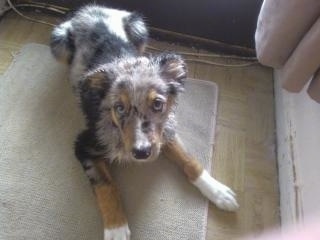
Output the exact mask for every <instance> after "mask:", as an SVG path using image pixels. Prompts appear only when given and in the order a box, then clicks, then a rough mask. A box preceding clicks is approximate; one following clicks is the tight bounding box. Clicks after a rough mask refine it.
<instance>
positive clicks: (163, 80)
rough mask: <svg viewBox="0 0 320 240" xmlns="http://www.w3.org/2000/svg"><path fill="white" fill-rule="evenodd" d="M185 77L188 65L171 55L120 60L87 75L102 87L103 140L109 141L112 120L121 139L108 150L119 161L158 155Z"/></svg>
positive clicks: (113, 126)
mask: <svg viewBox="0 0 320 240" xmlns="http://www.w3.org/2000/svg"><path fill="white" fill-rule="evenodd" d="M185 78H186V67H185V63H184V62H183V60H182V59H181V58H180V57H179V56H177V55H173V54H166V55H160V56H158V57H154V58H146V57H139V58H129V59H126V60H121V61H120V60H119V62H115V63H113V64H112V65H110V64H109V65H105V66H101V67H100V68H98V69H97V70H95V71H94V72H92V73H90V74H89V75H88V78H87V79H88V80H89V81H90V84H91V86H92V87H97V86H98V87H99V86H104V87H103V88H102V91H104V93H105V94H104V97H103V100H102V101H101V106H100V109H101V113H100V121H99V138H100V140H103V138H105V142H107V141H108V145H110V137H111V134H110V127H108V126H110V124H111V125H112V128H113V133H114V132H117V135H118V140H117V139H116V137H114V138H115V139H113V140H114V141H115V142H117V141H118V143H117V145H116V147H115V149H111V150H110V151H112V152H111V155H113V156H114V157H115V159H117V160H120V161H121V160H123V161H151V160H153V159H155V158H156V157H158V155H159V152H160V148H161V144H162V143H163V142H164V140H165V139H163V138H164V134H165V133H164V131H166V128H167V127H170V126H168V125H170V121H169V120H170V116H171V115H172V114H173V110H174V107H175V103H176V98H177V93H178V92H180V91H181V90H182V89H183V80H184V79H185ZM172 127H173V126H172ZM111 140H112V139H111Z"/></svg>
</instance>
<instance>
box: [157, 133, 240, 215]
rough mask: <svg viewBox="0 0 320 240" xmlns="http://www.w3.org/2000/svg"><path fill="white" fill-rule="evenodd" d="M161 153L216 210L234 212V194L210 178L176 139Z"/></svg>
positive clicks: (164, 147) (168, 143)
mask: <svg viewBox="0 0 320 240" xmlns="http://www.w3.org/2000/svg"><path fill="white" fill-rule="evenodd" d="M163 152H164V154H165V156H167V157H168V158H169V159H170V160H172V161H174V162H176V163H177V164H178V165H179V166H180V167H181V168H182V169H183V171H184V173H185V174H186V175H187V177H188V179H189V181H190V182H191V183H192V184H193V185H194V186H196V187H197V188H198V189H199V190H200V192H201V193H202V194H203V195H204V196H206V197H207V198H208V199H209V200H210V201H211V202H213V203H214V204H215V205H216V206H217V207H218V208H220V209H223V210H227V211H235V210H236V209H237V208H238V207H239V205H238V203H237V201H236V199H235V196H236V195H235V193H234V192H233V191H232V190H231V189H230V188H229V187H227V186H225V185H224V184H222V183H220V182H219V181H217V180H216V179H214V178H213V177H211V176H210V174H209V173H208V172H207V171H206V170H205V169H203V167H202V166H201V164H200V163H199V162H198V161H196V160H195V159H194V158H192V157H191V156H190V155H188V154H187V153H186V151H185V150H184V149H183V147H182V145H181V143H180V142H179V141H178V139H177V138H175V139H174V140H172V141H169V142H167V143H166V144H165V145H164V146H163Z"/></svg>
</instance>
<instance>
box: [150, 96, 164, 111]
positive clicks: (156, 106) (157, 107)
mask: <svg viewBox="0 0 320 240" xmlns="http://www.w3.org/2000/svg"><path fill="white" fill-rule="evenodd" d="M163 105H164V103H163V101H162V100H161V99H159V98H156V99H155V100H154V101H153V104H152V109H153V111H155V112H161V111H162V109H163Z"/></svg>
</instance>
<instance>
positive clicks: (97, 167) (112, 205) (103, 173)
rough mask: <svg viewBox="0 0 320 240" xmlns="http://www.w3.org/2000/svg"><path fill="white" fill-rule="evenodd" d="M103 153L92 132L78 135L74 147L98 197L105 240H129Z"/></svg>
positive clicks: (123, 216) (124, 217) (118, 197)
mask: <svg viewBox="0 0 320 240" xmlns="http://www.w3.org/2000/svg"><path fill="white" fill-rule="evenodd" d="M102 150H103V148H102V146H100V145H99V143H98V141H97V140H96V138H95V134H94V133H93V131H91V130H90V129H87V130H85V131H83V132H82V133H80V134H79V136H78V138H77V141H76V143H75V155H76V156H77V158H78V160H79V161H80V163H81V165H82V167H83V169H84V171H85V173H86V175H87V177H88V178H89V180H90V182H91V184H92V187H93V190H94V193H95V195H96V198H97V202H98V206H99V208H100V212H101V215H102V220H103V224H104V240H129V239H130V230H129V227H128V223H127V219H126V216H125V214H124V212H123V209H122V205H121V200H120V196H119V192H118V189H117V187H116V185H115V183H114V181H113V180H112V178H111V175H110V172H109V169H108V166H107V164H106V162H105V161H104V160H103V159H102V158H101V156H102V155H103V154H102V152H101V151H102Z"/></svg>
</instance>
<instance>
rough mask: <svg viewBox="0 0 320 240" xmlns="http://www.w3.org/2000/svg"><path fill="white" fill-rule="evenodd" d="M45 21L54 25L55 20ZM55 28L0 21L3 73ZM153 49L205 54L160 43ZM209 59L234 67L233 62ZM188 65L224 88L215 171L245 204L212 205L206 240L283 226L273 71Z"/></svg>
mask: <svg viewBox="0 0 320 240" xmlns="http://www.w3.org/2000/svg"><path fill="white" fill-rule="evenodd" d="M38 17H39V16H38ZM40 17H41V18H46V19H48V20H50V21H51V22H55V19H54V18H52V17H45V16H40ZM50 30H51V27H50V26H46V25H43V24H39V23H32V22H29V21H27V20H24V19H22V18H20V17H18V16H16V15H15V14H13V13H12V14H9V15H7V16H5V17H4V18H3V19H2V20H1V22H0V56H1V57H0V74H1V73H3V72H4V71H5V69H6V68H7V67H8V66H9V64H10V62H11V61H12V59H13V56H14V54H15V53H16V52H17V51H18V50H19V49H20V47H21V46H22V45H23V44H26V43H29V42H36V43H43V44H48V39H49V34H50ZM150 45H152V46H155V47H158V48H161V49H166V50H175V51H189V52H195V53H198V52H203V51H200V50H196V49H192V48H184V47H179V46H177V45H173V44H168V43H163V42H156V41H151V43H150ZM193 58H195V57H193ZM196 58H199V57H196ZM201 59H204V58H203V57H202V58H201ZM206 59H207V60H208V59H209V60H214V61H220V62H223V63H235V62H234V61H231V60H230V59H223V60H221V59H214V58H206ZM188 67H189V76H190V77H193V78H199V79H204V80H210V81H214V82H216V83H217V84H218V86H219V89H220V92H219V103H218V122H217V135H216V146H215V149H214V161H213V162H214V163H213V173H214V176H215V177H216V178H217V179H219V180H221V181H222V182H224V183H225V184H227V185H229V186H230V187H232V188H233V189H234V190H235V191H236V193H237V195H238V200H239V203H240V209H239V211H238V212H236V213H227V212H223V211H220V210H218V209H217V208H216V207H215V206H213V205H210V209H209V216H208V231H207V239H208V240H226V239H228V240H229V239H237V238H239V237H242V236H245V235H247V234H252V233H254V234H256V233H257V234H258V233H260V232H261V231H263V230H265V229H269V228H270V227H276V226H279V224H280V220H279V193H278V181H277V166H276V155H275V120H274V119H275V117H274V96H273V79H272V71H271V69H268V68H265V67H262V66H259V65H255V66H250V67H244V68H227V67H218V66H212V65H208V64H203V63H192V62H190V63H189V65H188Z"/></svg>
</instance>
